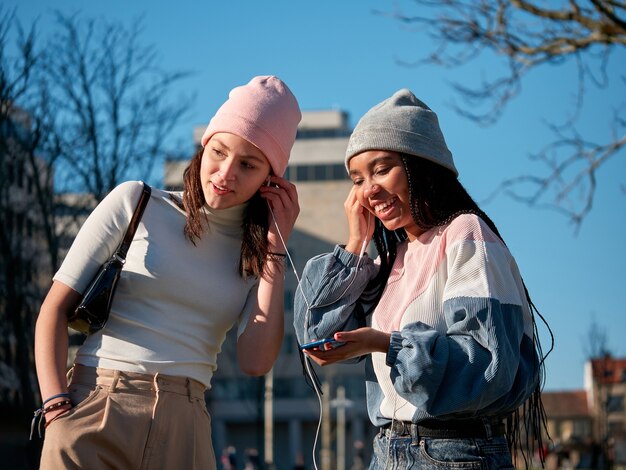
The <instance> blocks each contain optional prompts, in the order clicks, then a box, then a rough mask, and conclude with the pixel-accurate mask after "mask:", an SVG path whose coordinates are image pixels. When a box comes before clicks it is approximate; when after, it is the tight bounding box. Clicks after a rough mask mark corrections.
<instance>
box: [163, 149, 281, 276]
mask: <svg viewBox="0 0 626 470" xmlns="http://www.w3.org/2000/svg"><path fill="white" fill-rule="evenodd" d="M203 151H204V149H200V150H198V152H196V154H195V155H194V157H193V158H192V159H191V162H190V163H189V165H188V166H187V168H186V169H185V171H184V173H183V184H184V189H183V200H182V202H181V201H176V200H175V201H176V203H177V204H178V205H179V207H181V208H182V209H183V210H184V211H185V213H186V214H187V221H186V222H185V228H184V232H185V237H186V238H187V239H188V240H189V241H190V242H191V243H193V244H194V245H195V244H196V242H197V241H198V240H200V238H202V235H203V234H204V233H205V232H206V231H207V230H210V227H209V220H208V217H207V214H206V212H205V211H203V210H202V208H203V207H204V206H205V204H206V202H205V199H204V193H203V191H202V184H201V182H200V166H201V163H202V154H203ZM268 217H269V211H268V207H267V202H266V201H265V200H264V199H263V198H262V197H261V196H260V193H259V192H258V191H257V192H256V193H255V195H254V196H253V197H252V198H251V199H250V201H249V202H248V207H247V208H246V211H245V214H244V219H243V238H242V242H241V257H240V259H239V274H240V275H241V276H242V277H246V276H257V277H260V276H261V275H262V274H263V271H264V269H265V264H266V261H267V259H268V247H267V232H268V230H269V218H268Z"/></svg>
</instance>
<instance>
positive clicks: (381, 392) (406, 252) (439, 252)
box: [294, 214, 539, 426]
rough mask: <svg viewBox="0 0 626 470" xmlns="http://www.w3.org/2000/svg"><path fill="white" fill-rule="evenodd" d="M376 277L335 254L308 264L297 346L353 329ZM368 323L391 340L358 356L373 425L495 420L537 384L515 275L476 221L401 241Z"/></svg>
mask: <svg viewBox="0 0 626 470" xmlns="http://www.w3.org/2000/svg"><path fill="white" fill-rule="evenodd" d="M377 272H378V264H377V263H375V262H374V261H373V260H372V259H371V258H369V257H367V255H364V257H363V258H362V259H361V260H359V257H358V256H357V255H355V254H353V253H350V252H347V251H345V250H344V249H343V248H342V247H341V246H337V247H336V248H335V250H334V252H333V253H328V254H324V255H319V256H317V257H315V258H313V259H311V260H310V261H309V262H308V263H307V265H306V267H305V269H304V272H303V275H302V280H301V283H300V286H301V287H302V289H298V290H297V296H296V299H295V318H294V326H295V329H296V332H297V334H298V339H299V341H300V344H304V343H305V342H308V341H311V340H313V339H317V338H325V337H329V336H332V335H333V334H334V333H335V332H338V331H346V330H351V329H355V328H358V327H359V326H360V323H359V319H358V318H357V316H356V313H355V312H356V311H357V310H359V309H361V308H365V309H367V306H368V301H367V297H368V296H367V295H365V288H366V286H367V284H368V282H369V281H370V280H371V279H372V278H373V277H374V276H375V275H376V274H377ZM303 295H304V297H305V298H306V301H305V299H304V298H303ZM307 304H308V306H307ZM359 304H361V305H360V306H359ZM309 307H310V308H309ZM367 321H368V325H369V326H371V327H373V328H375V329H378V330H381V331H384V332H387V333H390V335H391V341H390V346H389V350H388V351H387V352H386V353H378V352H375V353H372V354H369V355H368V356H367V357H366V361H367V363H366V387H367V401H368V412H369V416H370V419H371V421H372V423H373V424H374V425H376V426H382V425H384V424H387V423H389V422H390V421H391V420H392V419H395V420H403V421H411V422H414V423H418V422H420V421H423V420H425V419H432V418H435V419H465V418H476V417H503V416H505V415H507V414H508V413H510V412H511V411H513V410H515V409H516V408H517V407H519V406H520V405H521V404H522V403H523V402H524V401H525V400H526V399H527V398H528V397H529V396H530V394H531V393H532V392H533V390H534V388H535V386H536V384H537V381H538V377H539V375H538V371H539V363H538V358H537V354H536V351H535V348H534V343H533V322H532V316H531V313H530V309H529V306H528V303H527V300H526V296H525V290H524V286H523V283H522V279H521V276H520V273H519V270H518V268H517V265H516V263H515V260H514V259H513V257H512V256H511V253H510V252H509V250H508V248H507V247H506V246H505V245H504V243H502V241H501V240H500V239H499V238H498V237H497V236H496V235H495V234H494V233H493V232H492V231H491V229H490V228H489V227H488V226H487V225H486V224H485V223H484V221H482V219H480V218H479V217H477V216H475V215H471V214H467V215H461V216H459V217H457V218H455V219H454V220H453V221H452V222H451V223H449V224H448V225H446V226H442V227H436V228H434V229H431V230H429V231H427V232H425V233H423V234H422V235H420V236H419V237H418V238H417V239H416V240H414V241H413V242H409V241H408V240H407V241H404V242H402V243H400V244H399V245H398V250H397V257H396V259H395V262H394V264H393V267H392V270H391V273H390V275H389V278H388V280H387V284H386V286H385V289H384V291H383V294H382V297H381V299H380V301H379V303H378V305H377V306H376V307H375V309H374V311H373V313H372V315H371V316H370V317H368V319H367Z"/></svg>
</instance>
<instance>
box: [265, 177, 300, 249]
mask: <svg viewBox="0 0 626 470" xmlns="http://www.w3.org/2000/svg"><path fill="white" fill-rule="evenodd" d="M259 191H260V192H261V197H262V198H264V199H265V200H266V201H267V203H268V204H269V207H270V209H271V213H270V215H269V217H270V221H269V222H270V228H269V232H268V234H267V237H268V251H271V252H276V253H284V252H285V249H286V247H285V246H283V242H282V241H281V235H282V240H283V241H284V242H285V245H286V244H287V240H288V239H289V236H290V235H291V231H292V230H293V226H294V224H295V223H296V219H297V218H298V214H299V213H300V206H299V204H298V192H297V191H296V187H295V185H293V184H292V183H290V182H289V181H287V180H286V179H285V178H281V177H280V176H268V180H267V183H266V185H263V186H261V188H260V189H259ZM272 215H273V217H272Z"/></svg>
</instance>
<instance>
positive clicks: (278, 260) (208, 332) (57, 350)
mask: <svg viewBox="0 0 626 470" xmlns="http://www.w3.org/2000/svg"><path fill="white" fill-rule="evenodd" d="M299 121H300V109H299V106H298V102H297V101H296V98H295V97H294V96H293V94H292V93H291V91H290V90H289V88H288V87H287V85H285V84H284V83H283V82H282V81H281V80H280V79H278V78H276V77H273V76H261V77H254V78H253V79H252V80H251V81H250V82H249V83H247V84H245V85H243V86H239V87H236V88H234V89H233V90H232V91H231V92H230V94H229V97H228V100H227V101H226V102H225V103H224V104H223V105H222V106H221V107H220V109H219V110H218V111H217V113H216V114H215V116H214V117H213V119H211V122H210V123H209V126H208V127H207V129H206V132H205V133H204V136H203V137H202V142H201V143H202V148H201V149H200V150H199V151H198V152H197V154H196V155H195V156H194V157H193V159H192V161H191V163H190V165H189V166H188V168H187V169H186V170H185V173H184V189H183V191H161V190H158V189H153V190H152V193H151V195H150V198H149V201H148V204H147V207H146V209H145V212H144V214H143V217H142V219H141V223H140V224H139V227H138V229H137V231H136V234H135V237H134V240H133V242H132V244H131V246H130V250H129V251H128V256H127V259H126V263H125V265H124V270H123V272H122V275H121V279H120V281H119V283H118V288H117V291H116V293H115V297H114V299H113V304H112V306H111V312H110V318H109V321H108V322H107V324H106V326H105V327H104V328H103V329H102V330H100V331H98V332H96V333H93V334H91V335H89V336H88V337H87V339H86V340H85V342H84V344H83V345H82V346H81V347H80V349H79V350H78V353H77V355H76V360H75V364H74V367H73V369H72V371H71V374H70V375H71V380H70V381H69V384H68V382H67V380H66V377H65V373H66V362H67V344H68V336H67V320H66V313H67V312H68V311H72V310H73V309H74V308H75V307H76V305H77V304H78V302H79V301H80V299H81V293H82V292H84V289H85V287H86V286H87V284H88V282H89V280H90V279H91V278H92V277H93V275H94V273H96V271H97V270H98V268H99V266H100V265H101V264H102V263H104V261H105V260H107V259H108V258H109V257H110V256H111V255H112V253H113V252H114V251H115V249H116V247H117V245H118V244H119V243H120V241H121V239H122V237H123V236H124V232H125V229H126V227H127V226H128V223H129V220H130V217H131V215H132V213H133V209H134V207H135V205H136V203H137V200H138V199H139V196H140V194H141V192H142V185H141V183H140V182H138V181H131V182H126V183H123V184H121V185H119V186H118V187H116V188H115V189H114V190H113V191H111V193H110V194H109V195H108V196H107V197H106V198H105V199H104V200H103V201H102V202H101V203H100V204H99V205H98V207H97V208H96V209H95V210H94V211H93V213H92V214H91V215H90V216H89V218H88V219H87V221H86V222H85V223H84V225H83V227H82V228H81V230H80V233H79V234H78V236H77V237H76V239H75V241H74V243H73V245H72V247H71V249H70V251H69V253H68V254H67V257H66V258H65V260H64V262H63V265H62V266H61V268H60V269H59V271H58V272H57V273H56V274H55V275H54V282H53V285H52V288H51V289H50V292H49V294H48V296H47V297H46V299H45V301H44V303H43V306H42V307H41V313H40V315H39V318H38V320H37V327H36V338H35V356H36V363H37V375H38V378H39V385H40V389H41V395H42V398H43V399H44V406H43V417H44V420H45V425H46V436H45V440H44V445H43V453H42V458H41V468H43V469H52V468H55V469H60V468H64V469H74V468H75V469H78V468H81V469H92V470H93V469H96V470H97V469H110V468H116V469H140V468H141V469H178V468H180V469H215V468H216V462H215V455H214V452H213V448H212V445H211V420H210V417H209V415H208V413H207V410H206V406H205V400H204V394H205V391H206V390H207V389H208V388H209V387H210V383H211V377H212V375H213V372H214V371H215V369H216V361H217V354H218V352H219V351H220V349H221V345H222V342H223V341H224V338H225V336H226V332H227V331H228V330H229V329H230V328H231V327H232V326H233V325H234V324H238V340H237V357H238V359H239V364H240V367H241V369H242V370H243V371H244V372H246V373H248V374H250V375H263V374H265V373H266V372H267V371H269V370H270V368H271V367H272V365H273V363H274V360H275V359H276V357H277V356H278V353H279V350H280V346H281V343H282V338H283V324H284V319H283V314H284V310H283V295H284V289H283V287H284V261H285V254H284V248H283V244H282V242H281V239H280V236H281V234H282V237H283V239H285V240H286V239H287V238H288V237H289V235H290V233H291V230H292V228H293V225H294V223H295V220H296V217H297V215H298V213H299V206H298V195H297V193H296V189H295V186H294V185H292V184H291V183H289V182H288V181H287V180H286V179H284V178H283V177H282V175H283V173H284V171H285V168H286V167H287V161H288V159H289V154H290V152H291V148H292V146H293V143H294V140H295V136H296V130H297V126H298V122H299ZM268 207H269V208H271V210H272V213H271V214H270V212H269V210H268ZM259 344H262V345H263V347H259Z"/></svg>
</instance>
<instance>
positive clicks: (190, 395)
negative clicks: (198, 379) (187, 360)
mask: <svg viewBox="0 0 626 470" xmlns="http://www.w3.org/2000/svg"><path fill="white" fill-rule="evenodd" d="M185 387H186V388H187V398H188V399H189V403H193V393H192V390H191V380H189V377H187V378H186V379H185Z"/></svg>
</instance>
